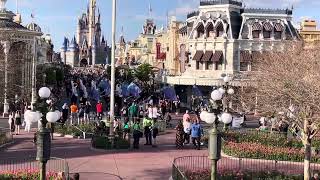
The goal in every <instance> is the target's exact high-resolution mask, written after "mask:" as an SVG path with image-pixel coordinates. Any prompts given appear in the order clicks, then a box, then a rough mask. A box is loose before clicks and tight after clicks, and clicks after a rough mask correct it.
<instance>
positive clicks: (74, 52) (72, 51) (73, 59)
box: [68, 38, 79, 67]
mask: <svg viewBox="0 0 320 180" xmlns="http://www.w3.org/2000/svg"><path fill="white" fill-rule="evenodd" d="M68 49H69V52H68V64H70V65H71V66H72V67H74V66H77V65H78V64H79V54H78V52H79V49H78V44H77V42H76V39H75V38H72V40H71V42H70V45H69V48H68Z"/></svg>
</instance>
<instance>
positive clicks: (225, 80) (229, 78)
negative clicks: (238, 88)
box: [223, 76, 231, 83]
mask: <svg viewBox="0 0 320 180" xmlns="http://www.w3.org/2000/svg"><path fill="white" fill-rule="evenodd" d="M223 81H224V82H225V83H228V82H230V81H231V77H229V76H225V77H224V78H223Z"/></svg>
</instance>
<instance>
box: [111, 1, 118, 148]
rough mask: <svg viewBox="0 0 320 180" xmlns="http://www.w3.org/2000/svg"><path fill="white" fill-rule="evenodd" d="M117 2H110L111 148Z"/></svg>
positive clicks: (112, 139) (112, 140) (112, 142)
mask: <svg viewBox="0 0 320 180" xmlns="http://www.w3.org/2000/svg"><path fill="white" fill-rule="evenodd" d="M116 11H117V0H112V47H111V51H112V52H111V93H110V133H109V136H110V140H111V145H112V147H113V146H114V132H113V122H114V104H115V83H116V82H115V73H116V70H115V53H116V52H115V51H116V15H117V12H116Z"/></svg>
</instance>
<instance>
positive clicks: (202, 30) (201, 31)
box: [197, 24, 204, 38]
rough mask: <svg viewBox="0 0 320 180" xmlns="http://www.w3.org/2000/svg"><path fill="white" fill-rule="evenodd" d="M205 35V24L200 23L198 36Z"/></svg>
mask: <svg viewBox="0 0 320 180" xmlns="http://www.w3.org/2000/svg"><path fill="white" fill-rule="evenodd" d="M203 35H204V26H203V24H200V25H199V26H198V28H197V38H202V37H203Z"/></svg>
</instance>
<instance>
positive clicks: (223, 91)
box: [218, 87, 226, 94]
mask: <svg viewBox="0 0 320 180" xmlns="http://www.w3.org/2000/svg"><path fill="white" fill-rule="evenodd" d="M218 90H219V91H220V93H221V94H224V93H226V90H225V89H224V88H222V87H221V88H219V89H218Z"/></svg>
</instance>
